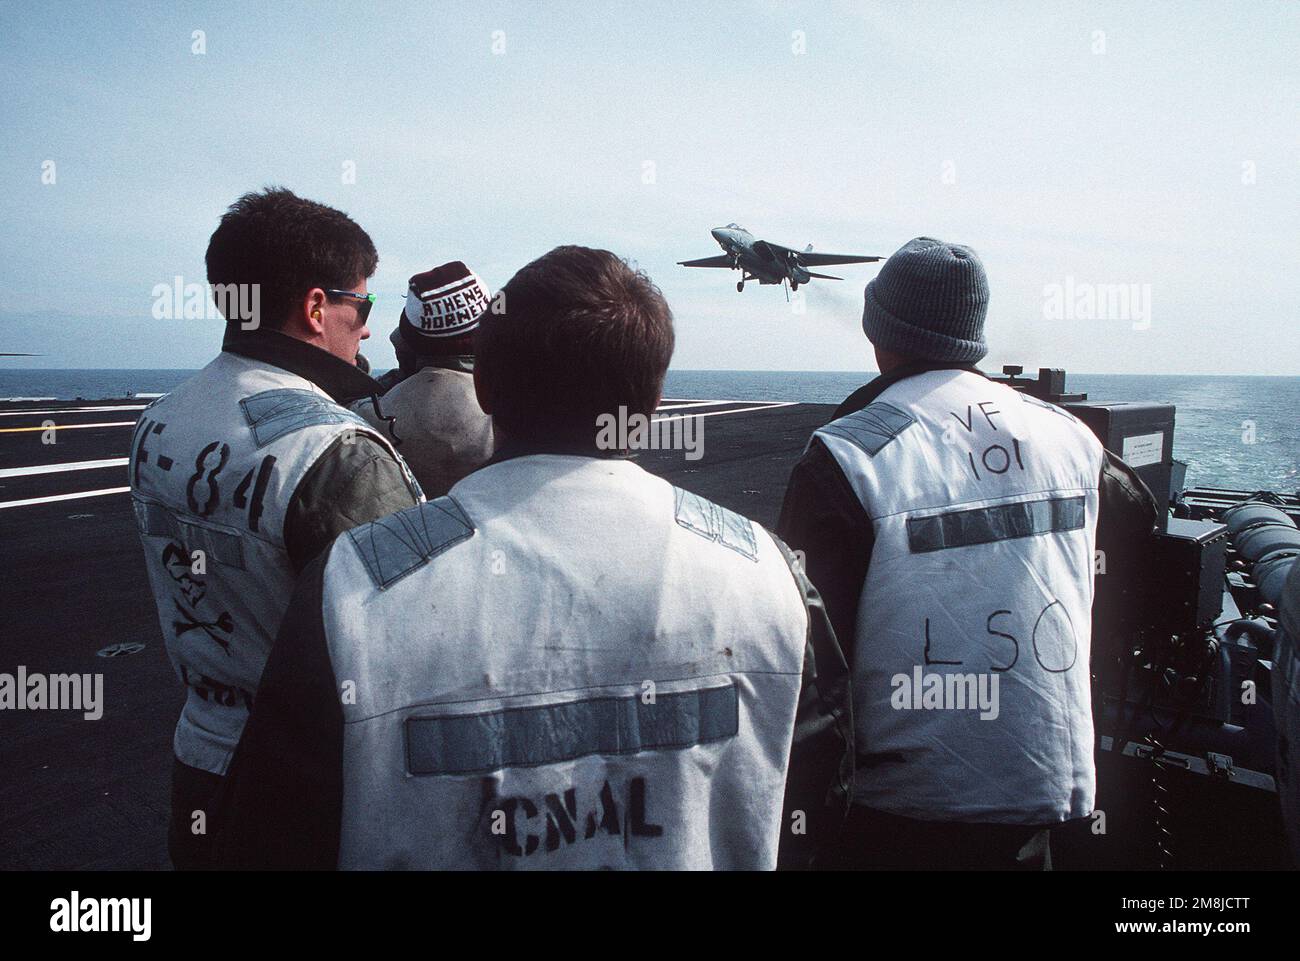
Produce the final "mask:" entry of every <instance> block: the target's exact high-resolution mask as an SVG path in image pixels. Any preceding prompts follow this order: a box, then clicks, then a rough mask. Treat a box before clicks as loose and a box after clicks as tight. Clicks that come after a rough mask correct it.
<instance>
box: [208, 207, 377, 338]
mask: <svg viewBox="0 0 1300 961" xmlns="http://www.w3.org/2000/svg"><path fill="white" fill-rule="evenodd" d="M207 264H208V283H210V284H213V285H215V286H225V285H228V284H236V285H241V286H249V287H251V286H253V285H257V286H258V287H259V288H260V308H261V316H260V317H259V318H257V320H258V321H259V323H260V325H261V326H262V327H265V328H266V329H268V330H279V329H281V328H282V327H283V326H284V323H285V321H286V320H287V319H288V318H289V315H290V313H291V312H292V311H293V309H294V307H296V306H297V305H298V304H299V303H301V302H302V298H303V297H305V296H306V294H307V291H309V290H311V289H312V288H313V287H322V288H334V289H339V290H348V289H350V288H351V287H352V286H353V284H356V283H358V282H360V281H362V280H364V279H366V278H367V277H370V276H372V275H373V274H374V272H375V268H376V267H377V266H378V265H379V255H378V254H377V253H376V252H375V245H374V243H373V242H372V241H371V240H370V235H369V234H367V233H366V232H365V231H364V230H362V229H361V227H360V226H359V225H358V224H357V223H356V222H355V221H354V220H353V219H352V218H351V217H349V216H348V215H347V214H345V213H343V212H342V211H340V210H335V209H334V208H333V207H327V206H325V205H324V204H318V203H316V202H315V201H314V200H305V199H303V198H302V197H299V196H298V195H296V194H294V193H293V192H292V191H289V190H285V189H284V188H283V187H268V188H266V189H265V190H262V191H260V192H257V193H247V194H244V196H242V197H240V198H239V199H238V200H236V201H235V202H234V203H233V204H231V205H230V209H229V210H227V211H226V213H225V215H224V216H222V218H221V223H220V224H218V225H217V229H216V230H215V231H214V232H213V234H212V238H211V239H210V240H209V241H208V254H207ZM238 319H239V318H234V317H227V318H226V323H227V324H231V323H233V322H234V321H235V320H238Z"/></svg>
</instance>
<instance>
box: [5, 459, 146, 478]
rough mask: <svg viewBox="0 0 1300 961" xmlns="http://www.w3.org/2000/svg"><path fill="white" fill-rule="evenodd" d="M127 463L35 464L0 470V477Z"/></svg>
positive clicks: (87, 461)
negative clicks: (33, 465)
mask: <svg viewBox="0 0 1300 961" xmlns="http://www.w3.org/2000/svg"><path fill="white" fill-rule="evenodd" d="M129 461H130V458H129V457H114V458H111V459H109V460H78V461H65V462H64V463H62V464H37V465H36V466H35V467H6V468H3V469H0V477H31V476H32V475H33V474H61V473H63V472H64V471H70V470H98V469H99V468H101V467H125V466H126V465H127V463H128V462H129Z"/></svg>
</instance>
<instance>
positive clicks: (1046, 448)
mask: <svg viewBox="0 0 1300 961" xmlns="http://www.w3.org/2000/svg"><path fill="white" fill-rule="evenodd" d="M988 302H989V288H988V281H987V279H986V277H985V274H984V266H983V264H981V263H980V259H979V257H978V256H977V255H976V254H975V251H973V250H971V249H970V248H969V247H964V246H960V245H958V244H949V243H944V242H943V241H940V240H935V239H933V238H930V237H918V238H916V239H915V240H912V241H909V242H908V243H907V244H905V245H903V247H901V248H900V249H899V250H898V251H897V252H896V253H895V254H894V255H893V256H892V257H890V258H889V260H887V261H886V262H885V263H884V265H883V266H882V267H881V270H880V273H879V275H878V276H877V277H876V279H875V280H873V281H871V283H869V284H868V285H867V289H866V298H865V306H864V308H863V313H862V329H863V331H864V332H865V333H866V335H867V338H868V339H869V340H870V341H871V343H872V345H873V347H874V348H875V355H876V361H877V364H878V366H879V368H880V371H881V375H880V376H879V377H877V378H876V379H875V380H873V381H872V382H871V383H869V384H867V385H866V386H865V387H863V388H861V389H859V390H858V391H856V392H855V393H854V394H853V395H852V396H850V397H849V398H848V400H846V401H845V402H844V403H843V404H841V405H840V407H839V409H838V410H837V411H836V413H835V419H834V420H833V421H832V422H831V423H829V424H827V425H826V426H825V427H823V428H822V429H821V430H819V431H817V432H816V433H815V434H813V437H812V440H811V441H810V443H809V445H808V448H807V450H806V451H805V453H804V455H803V457H802V458H801V460H800V461H799V463H798V464H797V465H796V466H795V468H794V471H793V473H792V475H791V477H790V485H789V487H788V489H787V491H786V496H785V503H784V505H783V507H782V511H781V519H780V522H779V524H778V527H777V530H778V533H779V535H780V537H781V538H782V539H783V540H785V541H786V543H788V544H789V545H790V547H792V548H794V549H795V550H797V551H801V552H802V555H803V557H804V559H805V567H806V571H807V574H808V576H809V579H810V580H811V581H812V582H813V584H815V585H816V587H817V589H818V591H819V592H820V593H821V595H822V597H823V600H824V602H825V604H826V609H827V611H828V612H829V614H830V617H831V622H832V624H833V626H834V628H835V632H836V634H837V636H838V637H839V638H840V642H841V645H842V646H843V648H844V650H845V654H846V656H847V658H848V661H849V664H850V668H851V671H852V676H853V713H854V725H855V729H856V738H857V745H858V748H857V750H858V756H857V773H856V776H855V780H854V786H853V813H852V815H851V817H850V819H849V822H848V827H847V829H846V833H845V837H844V839H843V843H842V844H840V845H839V846H838V848H837V849H838V850H839V851H840V853H841V859H842V863H841V864H840V866H844V867H856V868H1020V869H1025V868H1037V869H1042V868H1047V867H1050V864H1051V858H1050V852H1049V834H1048V829H1049V828H1051V827H1052V826H1054V825H1058V824H1060V823H1062V822H1065V821H1068V820H1071V819H1076V818H1083V817H1086V816H1088V815H1089V814H1090V813H1091V812H1092V809H1093V802H1094V796H1095V781H1096V774H1095V768H1094V762H1093V728H1092V705H1091V698H1090V687H1089V654H1090V646H1091V640H1092V638H1091V633H1092V623H1093V619H1092V604H1093V599H1094V590H1093V587H1094V578H1093V570H1094V552H1095V551H1096V550H1097V549H1098V548H1101V549H1102V550H1104V551H1106V556H1107V563H1108V569H1109V570H1110V571H1111V575H1110V578H1111V580H1112V583H1115V579H1116V574H1115V571H1116V570H1117V569H1118V570H1131V569H1133V566H1134V565H1135V564H1136V563H1138V559H1139V558H1140V556H1141V549H1142V547H1143V545H1145V544H1146V543H1147V542H1148V539H1149V537H1150V533H1151V530H1152V528H1153V526H1154V524H1155V521H1156V508H1155V502H1154V500H1153V499H1152V497H1151V494H1150V492H1149V491H1148V490H1147V489H1146V487H1145V485H1143V483H1142V481H1141V480H1139V479H1138V477H1137V475H1136V474H1134V473H1133V472H1132V471H1131V470H1130V469H1129V468H1128V467H1127V466H1125V465H1124V464H1123V463H1122V462H1121V461H1120V460H1118V458H1115V457H1113V456H1112V455H1110V454H1109V453H1108V452H1106V451H1105V450H1103V448H1102V445H1101V444H1100V443H1099V442H1098V440H1097V439H1096V438H1095V437H1094V436H1093V435H1092V434H1091V433H1090V432H1089V431H1088V429H1087V428H1086V427H1084V426H1083V425H1082V424H1081V423H1080V422H1079V421H1078V420H1076V419H1075V418H1074V417H1073V416H1072V415H1070V414H1068V413H1066V412H1065V411H1064V410H1061V409H1060V408H1058V407H1055V406H1053V405H1051V404H1048V403H1046V402H1043V401H1039V400H1037V399H1035V398H1033V397H1030V396H1028V395H1026V394H1022V393H1019V392H1017V391H1014V390H1012V389H1011V388H1010V387H1007V386H1005V385H1003V384H999V383H996V382H994V381H991V380H989V379H988V378H986V377H985V376H984V375H983V374H981V373H980V372H979V371H978V370H977V369H976V368H975V367H974V366H973V365H974V364H975V363H976V362H977V361H979V360H980V359H982V358H983V357H984V355H985V354H986V353H987V351H988V345H987V344H986V343H985V340H984V319H985V315H986V314H987V312H988ZM1099 517H1100V518H1101V525H1100V526H1099V524H1098V519H1099ZM1100 640H1101V638H1099V641H1100Z"/></svg>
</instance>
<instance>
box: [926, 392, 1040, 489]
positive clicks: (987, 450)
mask: <svg viewBox="0 0 1300 961" xmlns="http://www.w3.org/2000/svg"><path fill="white" fill-rule="evenodd" d="M993 403H994V402H993V401H991V400H982V401H980V402H979V403H978V404H967V405H966V416H965V417H962V416H961V415H960V414H958V413H956V412H955V411H948V413H949V414H951V415H952V416H953V418H954V419H955V420H956V421H957V423H958V424H960V425H961V426H962V427H963V428H964V429H965V431H966V433H967V434H969V435H970V436H971V438H972V439H974V436H975V410H976V408H978V409H979V412H980V413H981V414H983V415H984V420H985V421H987V422H988V425H989V427H990V428H992V429H993V430H994V431H995V432H996V431H998V425H997V424H995V423H993V415H994V414H1000V413H1002V411H1000V410H996V409H994V410H989V408H990V407H992V406H993ZM957 437H958V435H957V428H956V425H954V424H948V425H947V426H946V427H945V428H944V430H943V441H944V443H945V444H955V443H957ZM976 443H977V444H980V445H982V446H983V449H982V450H981V451H980V455H979V463H980V464H982V465H983V466H984V470H985V472H986V473H988V474H1005V473H1006V472H1007V471H1009V470H1010V469H1011V464H1012V461H1013V460H1014V462H1015V465H1016V467H1018V468H1019V469H1020V470H1021V471H1023V470H1024V469H1025V461H1024V458H1023V457H1022V456H1021V453H1020V441H1019V440H1018V439H1017V438H1015V437H1012V438H1011V447H1010V448H1007V447H1006V446H1005V445H1003V444H999V443H997V442H996V441H994V442H993V443H991V444H983V441H977V442H976ZM966 459H967V460H968V461H969V462H970V469H971V471H972V472H973V473H974V474H975V479H976V480H983V479H984V476H983V475H982V474H980V469H979V466H978V465H977V464H976V463H975V451H974V450H969V451H967V452H966Z"/></svg>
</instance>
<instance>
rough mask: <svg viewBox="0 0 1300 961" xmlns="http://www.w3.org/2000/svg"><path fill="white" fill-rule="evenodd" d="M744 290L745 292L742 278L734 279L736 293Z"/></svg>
mask: <svg viewBox="0 0 1300 961" xmlns="http://www.w3.org/2000/svg"><path fill="white" fill-rule="evenodd" d="M744 292H745V282H744V281H743V280H738V281H736V293H738V294H742V293H744Z"/></svg>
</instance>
